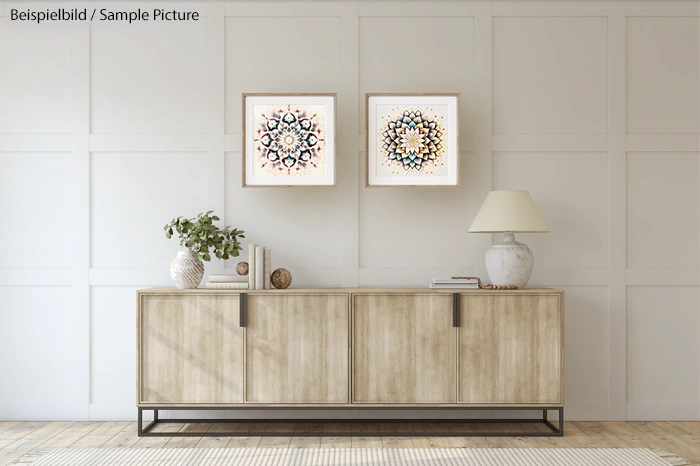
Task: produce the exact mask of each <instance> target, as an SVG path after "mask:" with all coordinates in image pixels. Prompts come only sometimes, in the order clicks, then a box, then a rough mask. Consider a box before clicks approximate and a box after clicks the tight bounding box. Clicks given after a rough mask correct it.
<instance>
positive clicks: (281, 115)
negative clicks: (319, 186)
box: [253, 105, 326, 176]
mask: <svg viewBox="0 0 700 466" xmlns="http://www.w3.org/2000/svg"><path fill="white" fill-rule="evenodd" d="M323 120H324V119H323V117H322V116H320V115H318V113H317V112H315V111H314V110H313V109H311V108H309V107H305V106H303V105H275V106H269V107H266V108H265V110H264V111H262V112H261V113H259V114H258V117H257V119H256V121H255V123H254V130H253V131H254V143H255V167H256V168H260V169H262V170H264V171H266V172H267V174H268V175H273V176H303V175H308V174H309V172H311V171H312V170H315V169H317V168H319V166H321V165H322V164H323V162H324V161H325V156H326V150H325V149H326V132H325V126H324V124H323V123H324V121H323Z"/></svg>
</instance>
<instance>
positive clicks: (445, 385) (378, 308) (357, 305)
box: [353, 294, 456, 403]
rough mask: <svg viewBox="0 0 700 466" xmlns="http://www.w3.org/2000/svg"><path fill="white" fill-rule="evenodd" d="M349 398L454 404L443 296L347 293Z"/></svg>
mask: <svg viewBox="0 0 700 466" xmlns="http://www.w3.org/2000/svg"><path fill="white" fill-rule="evenodd" d="M353 301H354V303H353V402H356V403H454V402H455V401H456V393H455V387H456V379H455V362H456V354H455V341H456V340H455V338H456V335H455V330H454V327H453V326H452V297H451V296H448V295H427V294H423V295H410V294H404V295H397V294H393V295H388V294H372V295H355V296H354V297H353Z"/></svg>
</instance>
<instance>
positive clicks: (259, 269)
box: [255, 246, 265, 290]
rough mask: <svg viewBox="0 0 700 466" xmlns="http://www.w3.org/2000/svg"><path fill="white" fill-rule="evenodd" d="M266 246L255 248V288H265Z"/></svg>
mask: <svg viewBox="0 0 700 466" xmlns="http://www.w3.org/2000/svg"><path fill="white" fill-rule="evenodd" d="M264 277H265V248H264V247H263V246H258V247H256V248H255V289H256V290H262V289H264V288H265V280H264Z"/></svg>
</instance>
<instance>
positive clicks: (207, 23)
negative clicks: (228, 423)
mask: <svg viewBox="0 0 700 466" xmlns="http://www.w3.org/2000/svg"><path fill="white" fill-rule="evenodd" d="M3 1H4V3H9V1H8V0H3ZM428 4H429V6H430V7H429V8H426V5H428ZM90 5H91V7H92V5H95V6H98V7H99V6H100V5H101V4H100V3H99V2H91V3H90ZM144 5H146V6H148V5H151V6H155V5H156V3H155V2H154V1H153V0H143V1H141V2H139V3H138V5H137V4H136V3H122V6H121V8H122V9H124V8H138V7H143V6H144ZM159 5H162V3H159ZM174 6H175V7H177V8H179V9H197V10H198V11H200V13H201V14H202V16H203V19H202V21H200V22H198V23H194V24H186V25H178V26H173V25H170V26H161V27H157V26H153V25H147V26H143V25H142V26H131V27H130V26H128V25H117V26H115V25H112V26H110V27H105V26H104V25H93V27H91V28H90V29H88V28H78V29H67V28H49V27H43V26H41V27H37V26H34V27H27V26H24V27H17V26H12V25H10V24H9V22H8V21H7V18H3V20H2V22H0V218H1V219H2V221H0V419H2V420H9V419H75V420H85V419H132V418H134V417H135V410H134V399H135V398H134V387H135V329H134V292H135V290H136V289H138V288H142V287H148V286H169V285H171V280H170V278H169V274H168V267H169V264H170V261H171V260H172V258H173V257H174V255H175V252H176V251H177V250H178V246H177V244H176V242H175V241H168V240H166V239H165V237H164V236H163V235H162V225H163V224H165V223H166V222H167V221H169V220H170V219H171V218H172V217H174V216H178V215H195V214H197V213H198V212H200V211H204V210H209V209H215V210H216V211H217V213H219V215H220V216H221V217H222V219H223V220H224V222H225V223H227V224H231V225H233V226H235V227H238V228H242V229H244V230H246V234H247V237H248V240H251V241H253V242H256V243H259V244H265V245H267V246H269V247H270V248H272V249H274V264H273V266H274V267H281V266H284V267H286V268H289V269H290V270H291V271H292V273H293V275H294V285H295V286H339V285H340V286H358V285H359V286H378V285H392V286H401V285H424V284H425V283H426V282H427V280H428V279H429V278H430V277H433V276H437V275H449V274H455V273H459V274H479V275H481V276H483V277H485V276H486V274H485V270H484V268H483V263H482V261H483V259H482V258H483V254H484V252H485V250H486V249H487V248H488V247H489V245H490V244H491V241H493V240H496V239H497V237H491V236H490V235H469V234H467V233H466V230H467V229H468V227H469V225H470V223H471V221H472V219H473V217H474V215H475V214H476V211H477V209H478V208H479V206H480V205H481V202H482V201H483V199H484V198H485V196H486V193H487V192H488V191H489V190H491V189H528V190H530V192H531V193H532V195H533V197H534V199H535V201H536V202H537V204H538V206H539V207H540V209H541V211H542V213H543V215H544V217H545V218H546V220H547V222H548V223H549V224H550V226H551V228H552V233H550V234H544V235H522V240H523V241H525V242H527V243H528V244H529V245H530V246H531V247H532V249H533V250H534V252H535V255H536V257H537V259H536V268H535V271H534V273H533V277H532V280H531V285H542V286H555V287H561V288H563V289H565V290H566V408H567V416H568V417H569V418H570V419H590V420H606V419H611V420H623V419H628V420H641V419H665V420H675V419H678V420H681V419H682V420H700V343H698V342H699V341H700V134H699V133H700V18H699V16H700V2H699V1H698V0H680V1H653V0H648V1H647V0H643V1H633V0H628V1H623V0H611V1H607V2H606V1H600V0H578V1H572V0H569V1H564V0H561V1H538V0H532V1H530V0H514V1H506V0H494V1H493V2H492V1H488V0H483V1H479V0H473V1H466V0H464V1H430V2H428V1H427V0H426V1H423V2H415V1H398V0H397V1H334V2H325V1H278V2H272V1H245V2H243V1H223V0H212V1H201V2H191V3H185V2H175V3H174ZM25 8H26V6H25ZM3 14H6V13H3ZM243 92H337V93H338V120H339V124H338V128H339V130H338V139H339V141H338V151H339V160H338V187H337V188H313V189H301V188H300V189H284V188H267V189H243V188H242V187H241V167H240V165H241V153H240V147H241V129H240V128H241V93H243ZM365 92H411V93H413V92H459V93H460V94H461V112H460V136H461V148H460V149H461V157H462V159H461V166H460V167H461V173H460V181H461V182H460V186H459V188H453V189H444V188H424V189H421V188H395V189H391V188H388V189H367V188H364V180H363V179H362V173H364V160H363V158H364V154H363V153H362V152H361V151H362V148H363V147H364V134H363V133H364V93H365ZM236 262H237V261H236V260H232V261H228V263H226V264H223V263H217V262H213V263H210V264H207V273H212V272H223V271H232V270H233V268H234V267H235V264H236Z"/></svg>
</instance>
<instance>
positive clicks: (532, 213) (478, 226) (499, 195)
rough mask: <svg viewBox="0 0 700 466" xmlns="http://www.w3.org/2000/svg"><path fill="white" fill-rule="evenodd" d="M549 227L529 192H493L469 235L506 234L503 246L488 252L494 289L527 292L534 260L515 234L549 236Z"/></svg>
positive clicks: (500, 244)
mask: <svg viewBox="0 0 700 466" xmlns="http://www.w3.org/2000/svg"><path fill="white" fill-rule="evenodd" d="M549 231H550V230H549V227H548V226H547V224H546V223H545V221H544V219H543V218H542V214H540V211H539V210H537V206H536V205H535V202H534V201H533V200H532V197H530V193H529V192H527V191H491V192H490V193H489V195H488V196H487V197H486V200H485V201H484V204H483V205H482V206H481V209H479V213H478V214H476V218H475V219H474V222H473V223H472V226H471V227H469V233H504V235H503V242H501V243H496V244H494V245H493V246H491V248H489V250H488V251H486V271H487V272H488V274H489V279H491V283H493V284H494V285H516V286H517V287H518V288H524V287H525V285H527V282H528V280H530V275H531V274H532V267H533V265H535V256H534V255H533V254H532V251H531V250H530V248H528V247H527V245H525V244H523V243H518V242H517V241H515V235H514V233H547V232H549Z"/></svg>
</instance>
